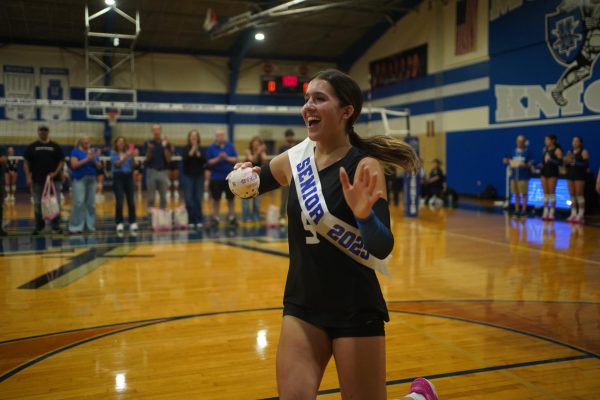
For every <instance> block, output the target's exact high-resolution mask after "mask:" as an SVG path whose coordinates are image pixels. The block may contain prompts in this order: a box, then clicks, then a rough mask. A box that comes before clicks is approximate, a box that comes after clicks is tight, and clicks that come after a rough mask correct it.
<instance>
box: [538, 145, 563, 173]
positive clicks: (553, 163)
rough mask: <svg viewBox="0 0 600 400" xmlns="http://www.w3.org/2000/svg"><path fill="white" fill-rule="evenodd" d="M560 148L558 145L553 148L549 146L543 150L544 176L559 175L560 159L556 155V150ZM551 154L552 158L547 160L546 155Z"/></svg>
mask: <svg viewBox="0 0 600 400" xmlns="http://www.w3.org/2000/svg"><path fill="white" fill-rule="evenodd" d="M557 149H558V147H554V148H552V149H549V148H548V147H544V150H543V151H542V162H543V164H542V171H541V174H542V176H546V177H552V176H558V165H559V164H560V163H559V159H558V157H557V156H556V150H557ZM547 155H548V156H550V160H548V161H546V156H547Z"/></svg>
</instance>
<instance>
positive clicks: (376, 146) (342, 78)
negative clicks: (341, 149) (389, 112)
mask: <svg viewBox="0 0 600 400" xmlns="http://www.w3.org/2000/svg"><path fill="white" fill-rule="evenodd" d="M312 79H313V80H314V79H321V80H324V81H326V82H328V83H329V84H330V85H331V87H332V88H333V91H334V92H335V95H336V97H337V98H338V100H339V102H340V106H342V107H345V106H352V107H354V112H353V113H352V115H351V116H350V118H349V119H348V121H347V122H346V133H347V134H348V137H349V139H350V144H352V146H354V147H358V148H359V149H361V150H363V151H364V152H366V153H367V154H368V155H369V156H371V157H373V158H376V159H378V160H379V161H381V162H383V163H384V164H386V167H388V166H391V165H398V166H399V167H402V168H404V169H405V170H407V171H414V170H417V169H418V168H419V167H420V162H419V158H418V157H417V154H416V153H415V151H414V150H413V148H412V147H411V146H409V145H408V144H406V143H404V141H402V140H400V139H397V138H394V137H391V136H385V135H376V136H372V137H368V138H361V137H360V136H359V135H358V134H357V133H356V132H355V131H354V123H355V122H356V120H357V119H358V116H359V115H360V111H361V110H362V105H363V95H362V91H361V90H360V87H359V86H358V84H357V83H356V82H355V81H354V79H352V78H351V77H350V76H348V75H346V74H345V73H343V72H341V71H338V70H336V69H328V70H325V71H321V72H318V73H317V74H316V75H315V76H313V77H312Z"/></svg>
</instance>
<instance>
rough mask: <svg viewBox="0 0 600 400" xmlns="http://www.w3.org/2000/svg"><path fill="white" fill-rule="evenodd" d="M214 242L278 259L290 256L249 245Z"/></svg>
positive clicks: (223, 241)
mask: <svg viewBox="0 0 600 400" xmlns="http://www.w3.org/2000/svg"><path fill="white" fill-rule="evenodd" d="M214 242H215V243H218V244H222V245H226V246H232V247H239V248H240V249H244V250H252V251H257V252H260V253H265V254H270V255H272V256H279V257H285V258H289V257H290V254H289V253H287V252H285V251H281V250H275V249H269V248H263V247H257V246H252V245H250V244H244V243H238V242H234V241H232V240H215V241H214Z"/></svg>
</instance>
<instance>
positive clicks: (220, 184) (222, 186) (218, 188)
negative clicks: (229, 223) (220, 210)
mask: <svg viewBox="0 0 600 400" xmlns="http://www.w3.org/2000/svg"><path fill="white" fill-rule="evenodd" d="M209 189H210V195H211V196H212V198H213V200H221V196H222V195H223V192H225V197H226V198H227V200H233V192H232V191H231V190H230V189H229V184H228V183H227V181H225V180H223V181H213V180H211V181H210V184H209Z"/></svg>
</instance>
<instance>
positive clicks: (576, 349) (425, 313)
mask: <svg viewBox="0 0 600 400" xmlns="http://www.w3.org/2000/svg"><path fill="white" fill-rule="evenodd" d="M389 312H393V313H397V314H411V315H419V316H424V317H433V318H443V319H450V320H454V321H460V322H467V323H470V324H476V325H482V326H485V327H491V328H496V329H502V330H505V331H508V332H512V333H518V334H521V335H525V336H529V337H532V338H534V339H539V340H543V341H545V342H548V343H552V344H555V345H559V346H562V347H566V348H568V349H571V350H573V351H577V352H579V353H582V354H586V355H588V356H590V357H593V358H596V359H599V360H600V354H596V353H593V352H591V351H587V350H584V349H580V348H579V347H577V346H573V345H571V344H568V343H564V342H561V341H560V340H556V339H551V338H548V337H545V336H542V335H538V334H536V333H531V332H527V331H523V330H520V329H516V328H511V327H508V326H503V325H498V324H493V323H491V322H485V321H477V320H474V319H468V318H461V317H455V316H452V315H444V314H436V313H430V312H420V311H409V310H389Z"/></svg>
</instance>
